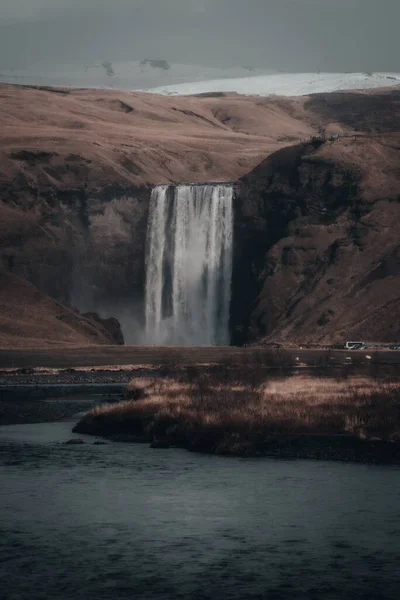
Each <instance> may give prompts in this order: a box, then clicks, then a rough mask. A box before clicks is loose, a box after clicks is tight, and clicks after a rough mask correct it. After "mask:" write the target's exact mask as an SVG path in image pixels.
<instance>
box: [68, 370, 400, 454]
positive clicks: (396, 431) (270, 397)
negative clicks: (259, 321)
mask: <svg viewBox="0 0 400 600" xmlns="http://www.w3.org/2000/svg"><path fill="white" fill-rule="evenodd" d="M129 391H130V392H131V393H132V395H133V397H134V398H135V399H134V400H129V401H124V402H121V403H116V404H113V405H105V406H100V407H97V408H95V409H94V410H92V411H90V412H89V413H88V414H87V415H85V416H84V417H83V418H82V419H81V420H80V421H79V423H77V425H76V426H75V428H74V432H75V433H82V434H89V435H96V436H103V437H109V438H114V439H115V437H116V436H117V438H119V439H121V441H122V440H124V441H131V442H135V441H138V442H141V443H142V442H143V441H148V442H149V443H152V446H153V447H155V448H157V447H159V448H168V447H171V446H174V447H181V448H186V449H188V450H191V451H195V452H204V453H210V454H218V455H230V456H275V457H283V458H314V459H316V458H317V459H325V460H327V459H332V460H354V461H360V462H384V463H395V464H400V384H399V381H398V380H395V379H393V378H387V379H381V380H376V379H373V378H371V377H365V376H352V377H342V378H335V377H327V376H325V377H316V376H310V375H305V374H301V373H297V374H294V375H292V376H281V377H272V376H270V377H269V378H268V379H266V376H265V371H264V370H262V369H261V370H259V371H257V370H256V369H248V370H247V371H246V370H244V371H241V372H232V371H229V369H228V370H226V371H225V372H223V371H221V372H220V373H219V374H218V375H216V374H215V373H214V374H211V373H207V372H203V373H196V372H195V371H194V372H186V373H185V374H182V375H181V376H180V377H168V378H163V379H158V380H156V379H145V378H142V379H140V378H136V379H134V380H132V382H131V383H130V384H129V386H128V392H129Z"/></svg>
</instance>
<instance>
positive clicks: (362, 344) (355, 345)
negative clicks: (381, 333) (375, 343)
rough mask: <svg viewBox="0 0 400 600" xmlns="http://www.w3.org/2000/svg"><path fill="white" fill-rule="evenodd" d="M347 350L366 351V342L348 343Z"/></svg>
mask: <svg viewBox="0 0 400 600" xmlns="http://www.w3.org/2000/svg"><path fill="white" fill-rule="evenodd" d="M345 348H346V350H364V348H366V345H365V342H346V345H345Z"/></svg>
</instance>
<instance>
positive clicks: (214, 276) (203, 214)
mask: <svg viewBox="0 0 400 600" xmlns="http://www.w3.org/2000/svg"><path fill="white" fill-rule="evenodd" d="M232 200H233V187H232V186H231V185H229V184H218V185H179V186H176V187H175V186H159V187H156V188H155V189H154V190H153V192H152V195H151V200H150V213H149V223H148V233H147V251H146V307H145V310H146V332H145V333H146V341H147V343H149V344H174V345H193V346H194V345H225V344H229V341H230V340H229V338H230V336H229V306H230V298H231V277H232V249H233V202H232Z"/></svg>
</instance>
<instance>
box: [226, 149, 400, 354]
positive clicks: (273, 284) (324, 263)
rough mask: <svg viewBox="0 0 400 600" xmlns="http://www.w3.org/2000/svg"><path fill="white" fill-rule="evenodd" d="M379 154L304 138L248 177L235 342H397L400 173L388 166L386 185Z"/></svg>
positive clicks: (240, 230)
mask: <svg viewBox="0 0 400 600" xmlns="http://www.w3.org/2000/svg"><path fill="white" fill-rule="evenodd" d="M374 151H375V150H374V148H372V147H371V144H370V142H367V141H364V140H351V141H350V140H337V141H334V142H325V143H323V144H321V145H318V144H316V145H315V146H314V145H310V144H309V145H307V144H301V145H298V146H295V147H292V148H287V149H284V150H281V151H279V152H277V153H275V154H274V155H272V156H271V157H269V158H268V159H267V160H266V161H264V162H263V163H262V164H261V165H259V167H257V168H256V169H255V170H254V171H253V172H252V173H250V174H249V175H248V176H247V177H244V178H242V179H241V180H240V182H239V184H238V186H237V191H236V196H237V197H236V217H235V218H236V226H235V260H234V276H233V290H232V310H231V313H232V335H233V342H234V343H237V344H241V343H245V342H252V341H259V340H260V339H264V340H265V341H266V342H272V341H280V342H286V343H289V342H297V343H310V342H311V343H335V342H341V341H342V340H343V339H350V338H352V337H354V338H360V339H369V340H382V341H393V340H396V339H398V337H399V336H400V327H399V325H398V323H399V317H400V301H399V295H400V284H399V281H400V279H399V276H400V247H399V239H400V203H399V201H398V196H397V195H396V189H397V190H398V189H400V185H399V184H400V181H399V172H398V169H396V161H392V163H391V162H390V160H388V161H387V162H386V163H385V165H386V173H385V189H383V188H382V187H381V186H380V185H379V179H378V175H377V174H376V180H375V177H374V170H375V171H376V172H377V171H378V167H377V163H375V162H374V160H373V159H374ZM345 153H347V156H346V161H344V160H343V154H345ZM349 155H350V157H353V156H354V163H353V164H351V163H350V164H349ZM360 157H363V158H364V161H365V162H364V164H363V163H362V161H361V160H360ZM374 181H375V186H374ZM389 184H390V185H389ZM397 193H398V192H397Z"/></svg>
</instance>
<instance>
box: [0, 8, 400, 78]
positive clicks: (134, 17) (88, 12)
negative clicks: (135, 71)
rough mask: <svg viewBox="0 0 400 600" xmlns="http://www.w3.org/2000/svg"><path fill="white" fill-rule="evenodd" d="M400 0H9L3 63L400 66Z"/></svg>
mask: <svg viewBox="0 0 400 600" xmlns="http://www.w3.org/2000/svg"><path fill="white" fill-rule="evenodd" d="M399 19H400V1H399V0H113V2H111V1H107V2H105V1H102V0H13V1H12V2H10V3H7V5H6V6H0V69H7V68H10V67H23V66H28V65H29V64H32V63H35V62H38V61H42V60H52V61H53V62H80V63H84V62H86V61H89V60H98V59H100V58H109V59H110V60H140V59H142V58H144V57H154V58H158V57H161V58H166V59H168V60H170V61H173V62H186V63H198V64H208V65H215V66H227V65H241V64H251V65H254V66H258V67H266V68H278V69H283V70H287V71H304V70H307V71H316V70H330V71H333V70H339V71H360V70H361V71H374V70H386V71H399V70H400V65H399V58H398V57H399V56H400V52H399V50H400V42H399V36H398V33H397V29H398V22H399Z"/></svg>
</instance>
